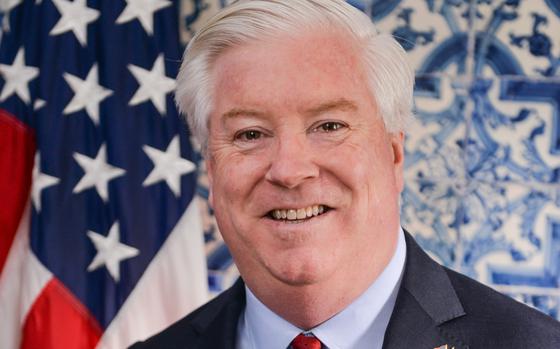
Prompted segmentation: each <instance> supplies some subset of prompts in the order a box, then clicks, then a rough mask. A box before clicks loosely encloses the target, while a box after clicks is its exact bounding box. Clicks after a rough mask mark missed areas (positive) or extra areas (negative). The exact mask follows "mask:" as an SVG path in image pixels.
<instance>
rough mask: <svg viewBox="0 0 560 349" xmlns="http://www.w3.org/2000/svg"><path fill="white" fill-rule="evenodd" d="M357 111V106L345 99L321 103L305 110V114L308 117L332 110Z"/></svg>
mask: <svg viewBox="0 0 560 349" xmlns="http://www.w3.org/2000/svg"><path fill="white" fill-rule="evenodd" d="M357 109H358V106H357V105H356V104H355V103H354V102H352V101H349V100H347V99H345V98H340V99H337V100H334V101H329V102H326V103H321V104H319V105H318V106H316V107H313V108H310V109H307V110H306V111H305V114H309V115H319V114H322V113H325V112H329V111H332V110H343V111H355V110H357Z"/></svg>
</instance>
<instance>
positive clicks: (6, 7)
mask: <svg viewBox="0 0 560 349" xmlns="http://www.w3.org/2000/svg"><path fill="white" fill-rule="evenodd" d="M22 2H23V0H2V1H0V13H3V14H4V18H3V21H2V22H3V25H2V26H3V29H4V31H5V32H9V31H10V11H11V10H12V9H14V8H15V7H17V6H19V4H21V3H22Z"/></svg>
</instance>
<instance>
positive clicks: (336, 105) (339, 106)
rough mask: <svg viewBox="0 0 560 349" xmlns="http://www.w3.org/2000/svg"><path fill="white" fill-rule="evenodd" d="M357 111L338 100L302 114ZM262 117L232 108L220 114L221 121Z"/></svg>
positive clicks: (345, 101)
mask: <svg viewBox="0 0 560 349" xmlns="http://www.w3.org/2000/svg"><path fill="white" fill-rule="evenodd" d="M357 109H358V106H357V105H356V104H355V103H354V102H352V101H349V100H347V99H345V98H340V99H337V100H334V101H328V102H325V103H321V104H319V105H317V106H315V107H312V108H309V109H307V110H305V111H304V113H305V114H309V115H312V116H313V115H319V114H322V113H325V112H329V111H332V110H344V111H354V110H357ZM264 115H265V113H263V112H261V111H257V110H254V109H243V108H234V109H231V110H229V111H227V112H225V113H224V114H222V119H224V120H225V119H231V118H236V117H239V116H253V117H263V116H264Z"/></svg>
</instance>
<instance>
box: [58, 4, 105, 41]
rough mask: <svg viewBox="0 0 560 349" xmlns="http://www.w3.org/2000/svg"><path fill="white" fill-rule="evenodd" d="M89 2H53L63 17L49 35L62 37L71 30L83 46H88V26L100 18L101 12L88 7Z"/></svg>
mask: <svg viewBox="0 0 560 349" xmlns="http://www.w3.org/2000/svg"><path fill="white" fill-rule="evenodd" d="M86 1H87V0H74V1H73V2H71V1H67V0H53V3H54V5H55V6H56V9H57V10H58V12H60V14H61V17H60V19H59V20H58V22H57V23H56V25H55V26H54V28H52V29H51V32H50V33H49V35H60V34H62V33H66V32H67V31H69V30H71V31H72V32H73V33H74V35H75V36H76V39H78V41H79V42H80V44H81V45H82V46H86V45H87V25H88V24H89V23H91V22H93V21H95V20H96V19H97V18H98V17H99V11H98V10H94V9H92V8H89V7H87V6H86V5H87V4H86Z"/></svg>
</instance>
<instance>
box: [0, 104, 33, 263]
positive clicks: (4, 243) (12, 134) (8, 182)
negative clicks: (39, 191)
mask: <svg viewBox="0 0 560 349" xmlns="http://www.w3.org/2000/svg"><path fill="white" fill-rule="evenodd" d="M34 155H35V137H34V134H33V131H32V130H31V129H30V128H28V127H27V126H26V125H24V124H23V123H22V122H21V121H19V120H18V119H16V118H15V117H14V116H13V115H11V114H9V113H8V112H6V111H5V110H2V109H0V193H2V198H1V199H0V273H1V272H2V269H3V267H4V263H5V262H6V257H7V256H8V251H9V250H10V246H12V242H13V240H14V236H15V234H16V230H17V227H18V225H19V221H20V219H21V215H22V214H23V210H24V208H25V204H26V203H27V200H28V198H29V189H30V188H31V176H32V170H33V159H34Z"/></svg>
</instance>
